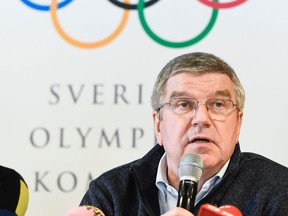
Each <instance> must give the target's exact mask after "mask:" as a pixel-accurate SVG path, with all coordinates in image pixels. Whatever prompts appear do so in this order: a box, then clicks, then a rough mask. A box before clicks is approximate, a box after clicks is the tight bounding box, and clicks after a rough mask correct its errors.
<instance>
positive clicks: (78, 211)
mask: <svg viewBox="0 0 288 216" xmlns="http://www.w3.org/2000/svg"><path fill="white" fill-rule="evenodd" d="M65 216H105V215H104V213H103V212H102V211H101V210H100V209H98V208H96V207H94V206H89V205H83V206H77V207H74V208H72V209H70V210H69V211H68V212H66V214H65Z"/></svg>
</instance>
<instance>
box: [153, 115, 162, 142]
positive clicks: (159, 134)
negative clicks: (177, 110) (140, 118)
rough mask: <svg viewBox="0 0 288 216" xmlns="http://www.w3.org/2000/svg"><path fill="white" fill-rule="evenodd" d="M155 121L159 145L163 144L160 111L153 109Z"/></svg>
mask: <svg viewBox="0 0 288 216" xmlns="http://www.w3.org/2000/svg"><path fill="white" fill-rule="evenodd" d="M152 116H153V123H154V132H155V136H156V138H157V142H158V144H159V145H162V139H161V133H160V113H159V111H158V112H157V111H153V113H152Z"/></svg>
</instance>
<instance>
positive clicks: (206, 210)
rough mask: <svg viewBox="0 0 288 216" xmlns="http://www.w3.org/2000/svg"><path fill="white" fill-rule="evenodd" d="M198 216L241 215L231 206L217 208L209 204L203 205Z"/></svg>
mask: <svg viewBox="0 0 288 216" xmlns="http://www.w3.org/2000/svg"><path fill="white" fill-rule="evenodd" d="M198 216H242V213H241V212H240V210H239V209H238V208H236V207H235V206H232V205H224V206H221V207H219V208H217V207H216V206H213V205H211V204H204V205H202V206H201V207H200V211H199V214H198Z"/></svg>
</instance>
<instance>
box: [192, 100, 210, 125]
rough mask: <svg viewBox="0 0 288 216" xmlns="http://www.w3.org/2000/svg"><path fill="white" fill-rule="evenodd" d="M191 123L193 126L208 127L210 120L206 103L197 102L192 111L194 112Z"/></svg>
mask: <svg viewBox="0 0 288 216" xmlns="http://www.w3.org/2000/svg"><path fill="white" fill-rule="evenodd" d="M191 124H192V125H193V126H205V127H210V125H211V120H210V116H209V112H208V109H207V105H206V103H199V104H198V107H197V109H196V110H195V111H194V114H193V116H192V122H191Z"/></svg>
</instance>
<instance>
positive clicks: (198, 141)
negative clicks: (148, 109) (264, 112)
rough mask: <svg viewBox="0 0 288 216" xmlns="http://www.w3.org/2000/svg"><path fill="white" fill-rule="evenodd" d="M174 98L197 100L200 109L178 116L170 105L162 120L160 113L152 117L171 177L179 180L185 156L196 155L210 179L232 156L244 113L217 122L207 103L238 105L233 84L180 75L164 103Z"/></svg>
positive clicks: (221, 77) (219, 76)
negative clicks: (223, 102)
mask: <svg viewBox="0 0 288 216" xmlns="http://www.w3.org/2000/svg"><path fill="white" fill-rule="evenodd" d="M173 95H177V97H183V98H187V97H188V98H195V99H196V100H197V101H199V102H200V105H199V107H198V109H197V110H196V111H195V112H194V113H193V114H191V116H189V117H187V115H186V116H185V117H184V116H181V115H177V114H175V113H174V112H173V111H172V110H171V109H170V108H171V107H169V105H165V106H164V107H163V108H162V110H161V111H162V119H161V120H160V119H159V118H158V116H157V112H154V113H153V117H154V126H155V132H156V136H157V139H158V142H159V144H160V145H163V146H164V149H165V151H166V153H167V163H168V177H169V176H170V178H173V179H175V178H178V164H179V161H180V159H181V157H182V156H183V155H184V154H186V153H196V154H198V155H199V156H201V158H202V159H203V165H204V171H203V176H204V175H205V176H206V177H207V178H208V177H209V178H210V177H211V176H212V175H214V174H216V173H217V172H218V171H219V170H220V169H221V167H222V166H223V165H224V164H225V163H226V162H227V161H228V159H229V158H230V156H231V154H232V153H233V150H234V147H235V144H236V143H237V141H238V138H239V132H240V126H241V122H242V115H243V113H242V112H240V111H238V109H235V108H234V109H233V111H231V112H229V113H228V114H227V115H225V116H224V117H223V116H221V118H215V117H213V116H212V115H210V112H211V111H209V110H208V111H207V108H206V105H205V102H206V101H207V100H208V99H228V100H232V101H233V103H234V104H236V97H235V93H234V88H233V83H232V81H231V80H230V78H229V77H228V76H227V75H224V74H217V73H212V74H204V75H201V76H195V75H193V74H189V73H180V74H177V75H175V76H173V77H171V78H170V79H169V80H168V82H167V86H166V96H165V99H164V101H163V103H166V102H169V101H170V99H171V97H173ZM171 175H172V176H171ZM204 178H205V177H204Z"/></svg>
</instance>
